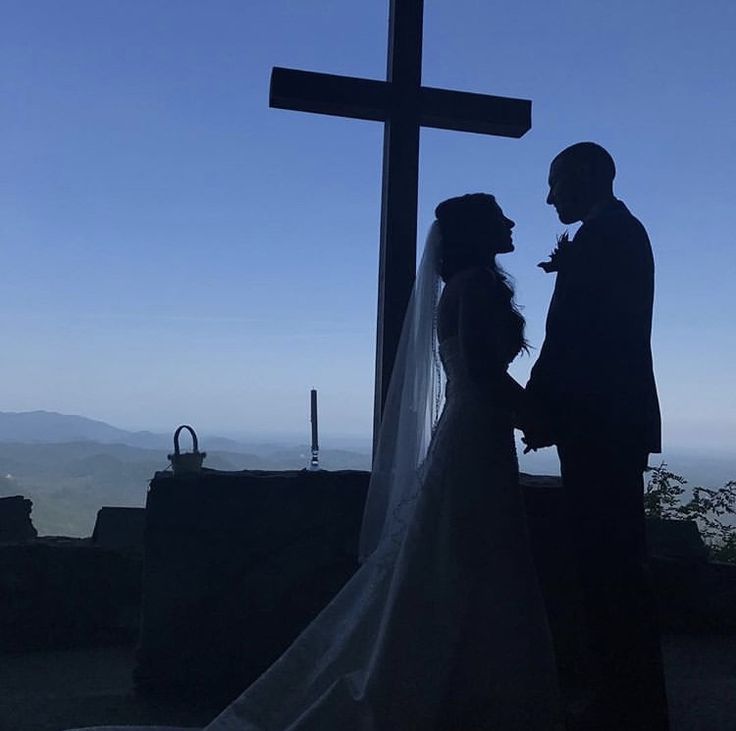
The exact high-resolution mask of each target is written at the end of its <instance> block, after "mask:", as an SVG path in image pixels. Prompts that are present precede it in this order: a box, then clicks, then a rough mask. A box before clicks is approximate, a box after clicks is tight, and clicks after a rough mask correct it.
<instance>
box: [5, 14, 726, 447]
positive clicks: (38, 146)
mask: <svg viewBox="0 0 736 731" xmlns="http://www.w3.org/2000/svg"><path fill="white" fill-rule="evenodd" d="M387 5H388V3H387V2H384V1H383V0H372V1H371V2H359V1H358V0H339V1H338V0H313V1H307V0H301V1H300V2H296V1H295V0H292V1H291V2H289V1H287V0H249V1H248V2H235V1H231V0H211V1H210V2H207V3H204V2H193V1H191V0H168V1H164V0H145V2H144V1H143V0H125V1H123V0H66V1H65V2H63V3H60V2H52V1H51V0H48V1H40V0H35V1H34V0H22V1H19V0H5V2H4V3H3V8H4V9H3V24H2V28H1V29H0V94H1V95H2V108H3V113H2V115H0V252H1V253H2V261H3V286H2V288H0V338H1V340H0V343H1V344H2V354H3V381H2V386H1V387H0V410H6V411H9V410H26V409H36V408H44V409H51V410H58V411H63V412H70V413H80V414H83V415H86V416H91V417H95V418H100V419H104V420H106V421H109V422H112V423H115V424H116V425H119V426H123V427H129V428H153V429H167V430H168V429H169V428H173V427H174V426H176V424H177V423H180V422H182V421H187V422H189V423H193V424H195V425H197V426H199V427H200V429H202V430H204V431H217V432H220V433H250V434H271V433H301V432H303V433H304V434H306V433H307V428H308V424H307V419H308V397H309V389H310V388H311V387H316V388H318V389H319V391H320V410H321V418H320V422H321V427H322V429H323V431H324V432H325V433H326V434H329V433H332V434H356V435H361V434H362V435H367V434H369V433H370V424H371V408H372V387H373V363H374V342H375V340H374V339H375V332H374V331H375V310H376V278H377V257H378V227H379V211H380V180H381V144H382V126H381V125H380V124H377V123H372V122H361V121H355V120H342V119H337V118H330V117H320V116H315V115H307V114H299V113H295V112H288V111H281V110H271V109H269V108H268V81H269V74H270V69H271V67H272V66H274V65H278V66H287V67H294V68H304V69H310V70H316V71H325V72H332V73H339V74H350V75H360V76H366V77H371V78H383V77H384V75H385V64H386V62H385V54H386V26H387V13H388V10H387ZM735 32H736V5H734V4H733V3H730V2H726V1H725V0H709V2H706V3H701V4H700V5H697V6H696V4H694V3H677V2H672V1H671V0H670V1H667V2H665V1H664V0H649V1H648V2H646V3H639V2H635V1H633V0H625V1H623V2H619V3H615V4H614V3H610V2H603V1H602V0H585V1H583V0H575V1H572V2H564V3H562V2H549V1H545V2H543V1H541V0H534V1H532V2H520V3H489V2H480V1H477V2H473V1H471V0H452V2H450V1H449V0H443V1H440V0H427V1H426V3H425V47H424V83H425V84H427V85H431V86H442V87H447V88H453V89H461V90H468V91H477V92H487V93H493V94H500V95H510V96H516V97H522V98H530V99H532V100H533V128H532V130H531V132H529V133H528V134H527V135H526V136H525V137H524V138H522V139H521V140H506V139H500V138H490V137H484V136H480V135H470V134H460V133H455V132H442V131H436V130H429V131H425V132H423V134H422V157H421V180H420V215H419V230H420V232H421V233H420V236H423V235H424V232H426V230H427V228H428V226H429V224H430V222H431V212H432V210H433V207H434V205H436V203H437V202H439V201H440V200H442V199H443V198H446V197H449V196H451V195H457V194H460V193H464V192H474V191H481V190H483V191H489V192H493V193H495V194H496V195H497V197H498V200H499V202H500V203H501V205H502V206H503V207H504V209H505V211H506V212H507V213H508V214H509V215H510V216H511V217H512V218H514V219H515V220H516V221H517V227H516V230H515V239H516V245H517V252H516V253H514V254H512V255H510V256H508V257H505V258H504V259H503V264H504V266H506V268H507V269H508V270H509V271H510V272H511V273H512V274H513V276H514V277H515V279H516V283H517V298H518V300H519V302H520V304H522V305H523V306H524V313H525V315H526V317H527V320H528V337H529V339H530V341H531V342H532V344H533V345H535V346H537V347H538V346H539V345H540V344H541V339H542V334H543V324H544V317H545V312H546V307H547V303H548V301H549V297H550V294H551V290H552V285H553V280H552V276H551V275H545V274H544V273H543V272H542V271H541V270H539V269H537V268H536V267H535V264H536V263H537V262H538V261H540V260H541V259H543V258H545V256H546V254H547V253H548V251H549V250H550V249H551V248H552V246H553V244H554V238H555V235H556V234H557V233H559V232H560V231H561V230H562V226H561V225H560V224H559V222H558V221H557V219H556V216H555V214H554V211H553V210H552V209H551V208H550V207H548V206H546V205H545V202H544V199H545V196H546V177H547V166H548V163H549V161H550V159H551V158H552V157H553V156H554V155H555V154H556V153H557V152H558V151H559V150H560V149H562V148H563V147H565V146H566V145H568V144H570V143H572V142H575V141H578V140H582V139H591V140H595V141H598V142H600V143H602V144H603V145H605V146H606V147H607V148H608V149H609V150H610V151H611V152H612V153H613V155H614V157H615V158H616V161H617V164H618V168H619V175H618V178H617V183H616V190H617V193H618V195H619V196H620V197H621V198H622V199H623V200H625V201H626V203H627V204H628V205H629V207H630V208H631V209H632V211H633V212H634V213H635V214H636V215H638V216H639V217H640V218H641V219H642V221H643V222H644V223H645V225H646V226H647V228H648V230H649V233H650V236H651V238H652V242H653V246H654V250H655V256H656V260H657V295H656V297H657V301H656V312H655V325H654V328H655V331H654V339H653V342H654V352H655V367H656V373H657V378H658V384H659V389H660V396H661V401H662V407H663V414H664V418H665V443H666V444H668V445H671V444H683V443H685V444H691V445H694V446H699V447H707V446H712V447H726V446H728V445H731V447H732V445H733V444H734V443H736V394H735V389H734V386H733V381H734V379H733V376H732V370H733V366H734V361H735V360H736V358H735V356H736V335H735V334H734V333H735V331H734V327H733V318H734V312H736V307H734V305H735V304H736V295H735V294H734V285H733V283H734V278H735V277H736V247H735V246H734V232H735V231H736V195H735V193H736V183H735V182H734V181H735V180H736V155H735V154H734V150H735V149H736V75H734V73H733V70H734V68H736V47H735V46H734V44H733V40H732V39H733V35H734V33H735ZM621 286H622V288H625V287H626V274H625V272H621ZM533 357H534V355H533V354H532V358H522V359H520V360H519V361H518V362H517V363H515V364H514V365H513V367H512V371H513V373H514V375H516V376H517V377H518V378H519V379H521V380H522V381H523V380H524V379H525V378H526V376H527V374H528V370H529V368H530V366H531V363H532V362H533Z"/></svg>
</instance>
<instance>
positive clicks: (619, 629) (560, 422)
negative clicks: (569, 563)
mask: <svg viewBox="0 0 736 731" xmlns="http://www.w3.org/2000/svg"><path fill="white" fill-rule="evenodd" d="M615 172H616V170H615V165H614V162H613V159H612V158H611V156H610V155H609V153H608V152H606V150H604V149H603V148H602V147H601V146H600V145H597V144H594V143H592V142H581V143H579V144H576V145H572V146H571V147H568V148H567V149H565V150H563V151H562V152H561V153H560V154H559V155H557V157H556V158H555V159H554V160H553V161H552V164H551V166H550V171H549V195H548V196H547V203H548V204H550V205H553V206H554V207H555V209H556V210H557V214H558V216H559V219H560V221H562V223H565V224H574V223H576V222H578V221H582V226H581V227H580V228H579V229H578V231H577V233H576V234H575V236H574V238H573V239H572V240H571V241H567V240H566V237H563V239H562V240H561V242H560V244H559V246H558V248H557V250H556V251H555V252H554V253H553V254H552V257H551V261H549V262H545V263H543V264H540V266H541V267H542V268H543V269H544V270H545V271H548V272H555V273H556V282H555V289H554V294H553V296H552V301H551V303H550V306H549V312H548V315H547V329H546V335H545V340H544V344H543V346H542V349H541V352H540V354H539V358H538V360H537V362H536V363H535V365H534V368H533V369H532V372H531V377H530V380H529V383H528V385H527V389H526V391H527V396H528V404H529V412H530V415H531V416H530V417H529V419H528V421H527V426H526V428H525V441H526V443H527V448H528V449H536V448H539V447H543V446H549V445H551V444H554V445H556V446H557V451H558V454H559V458H560V469H561V474H562V482H563V488H564V492H565V498H566V503H567V508H568V515H569V518H570V525H569V531H570V534H571V538H572V540H573V544H574V549H575V553H576V558H577V563H578V566H577V568H578V571H579V576H580V583H581V592H582V596H583V602H584V610H585V616H586V620H587V627H586V628H585V631H586V635H587V639H588V645H589V648H590V651H591V663H592V665H593V667H591V668H589V669H587V672H586V676H587V678H588V682H589V683H590V685H591V687H590V689H589V690H590V694H591V698H592V701H591V702H590V703H589V704H588V706H587V708H586V711H585V714H584V715H585V717H584V718H582V717H581V718H580V719H579V720H578V722H579V724H580V728H590V729H596V730H601V731H602V730H604V729H605V730H606V731H609V730H610V731H613V730H614V729H616V730H617V731H636V730H638V729H641V730H642V731H643V730H644V729H646V730H647V731H666V729H667V728H668V721H667V703H666V696H665V688H664V675H663V670H662V659H661V651H660V647H659V637H658V631H657V627H656V621H655V619H654V611H653V606H652V602H651V599H650V589H649V582H648V579H647V575H646V569H645V561H646V545H645V530H644V507H643V489H644V485H643V471H644V469H645V467H646V465H647V459H648V455H649V453H651V452H659V451H660V414H659V403H658V400H657V391H656V386H655V382H654V374H653V370H652V354H651V346H650V336H651V325H652V304H653V298H654V262H653V258H652V250H651V246H650V244H649V238H648V237H647V233H646V231H645V229H644V227H643V226H642V224H641V223H640V222H639V221H638V220H637V219H636V218H634V216H633V215H632V214H631V213H630V212H629V210H628V209H627V208H626V206H625V205H624V204H623V203H622V202H621V201H620V200H618V199H616V198H615V197H614V195H613V179H614V176H615Z"/></svg>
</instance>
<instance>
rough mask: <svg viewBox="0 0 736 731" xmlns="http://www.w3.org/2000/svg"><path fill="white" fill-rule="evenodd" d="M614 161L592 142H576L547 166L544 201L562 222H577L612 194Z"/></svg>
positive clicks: (614, 170)
mask: <svg viewBox="0 0 736 731" xmlns="http://www.w3.org/2000/svg"><path fill="white" fill-rule="evenodd" d="M615 177H616V164H615V163H614V161H613V158H612V157H611V155H610V154H609V153H608V151H607V150H605V149H604V148H603V147H601V146H600V145H598V144H596V143H595V142H578V143H577V144H575V145H570V147H566V148H565V149H564V150H563V151H562V152H560V153H559V155H557V156H556V157H555V158H554V160H552V164H551V165H550V169H549V195H548V196H547V203H549V204H550V205H553V206H554V207H555V209H556V210H557V215H558V216H559V217H560V221H562V223H575V222H576V221H580V220H582V219H583V218H585V216H586V215H587V214H588V212H589V211H590V210H591V208H593V206H595V205H596V204H597V203H599V202H600V201H603V200H606V199H608V198H612V197H613V179H614V178H615Z"/></svg>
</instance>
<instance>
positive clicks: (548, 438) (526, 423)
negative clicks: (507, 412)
mask: <svg viewBox="0 0 736 731" xmlns="http://www.w3.org/2000/svg"><path fill="white" fill-rule="evenodd" d="M516 417H517V418H516V422H517V423H516V427H517V428H518V429H521V431H523V432H524V436H523V437H522V438H521V441H522V442H523V443H524V445H525V446H524V454H529V452H536V451H537V450H538V449H543V448H544V447H551V446H552V445H553V444H554V443H555V439H554V437H553V436H552V433H551V429H550V428H549V424H548V423H547V420H546V419H545V418H544V417H543V415H542V413H541V412H540V411H539V409H537V408H535V406H534V405H533V404H532V403H530V399H529V398H528V397H527V398H525V399H523V401H522V403H521V404H520V408H519V410H518V411H517V415H516Z"/></svg>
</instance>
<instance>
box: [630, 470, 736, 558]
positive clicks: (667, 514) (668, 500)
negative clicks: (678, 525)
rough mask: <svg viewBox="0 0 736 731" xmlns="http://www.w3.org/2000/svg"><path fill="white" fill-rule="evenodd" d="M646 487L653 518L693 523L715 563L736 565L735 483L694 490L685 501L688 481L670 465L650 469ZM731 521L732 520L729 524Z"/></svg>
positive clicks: (647, 507)
mask: <svg viewBox="0 0 736 731" xmlns="http://www.w3.org/2000/svg"><path fill="white" fill-rule="evenodd" d="M648 472H649V476H648V479H647V483H646V486H645V487H644V511H645V512H646V514H647V516H649V517H651V518H664V519H674V520H694V521H695V523H696V524H697V526H698V530H699V531H700V535H702V536H703V541H704V542H705V544H706V545H707V546H708V549H709V551H710V556H711V558H712V559H713V560H715V561H726V562H728V563H736V525H734V522H733V517H734V516H736V480H730V481H729V482H727V483H726V484H725V485H724V486H723V487H720V488H717V489H709V488H707V487H694V488H693V490H692V496H691V497H690V499H689V500H687V501H686V502H685V501H684V499H683V495H684V494H685V492H686V490H685V486H686V485H687V484H688V482H687V480H686V479H685V478H684V477H682V476H681V475H678V474H675V473H674V472H671V471H670V470H669V469H667V463H666V462H662V463H661V464H660V465H659V467H651V468H649V470H648ZM729 519H730V520H729Z"/></svg>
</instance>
